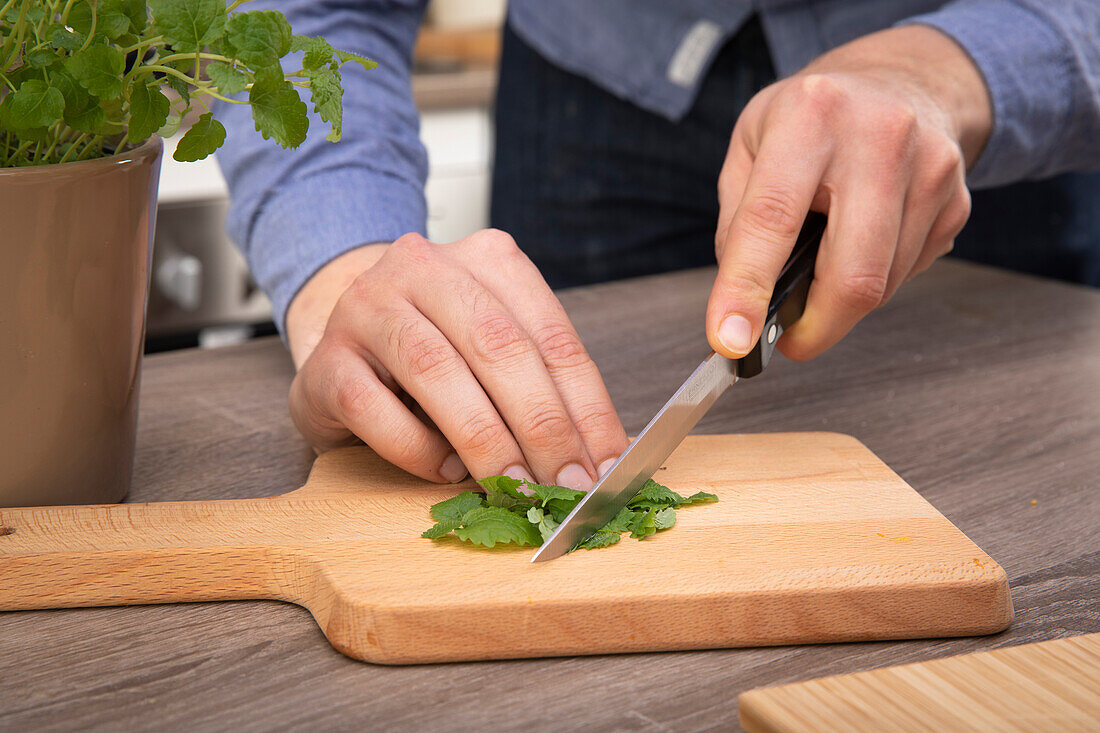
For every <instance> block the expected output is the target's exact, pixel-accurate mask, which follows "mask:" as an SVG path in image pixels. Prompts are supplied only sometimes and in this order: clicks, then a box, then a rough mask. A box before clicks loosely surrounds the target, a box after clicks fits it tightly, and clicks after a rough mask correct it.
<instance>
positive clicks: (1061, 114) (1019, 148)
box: [897, 0, 1072, 188]
mask: <svg viewBox="0 0 1100 733" xmlns="http://www.w3.org/2000/svg"><path fill="white" fill-rule="evenodd" d="M912 24H920V25H927V26H930V27H932V28H935V29H937V30H939V31H941V32H943V33H945V34H947V35H948V36H949V37H951V38H952V39H954V40H955V42H956V43H958V44H959V45H960V46H961V47H962V48H963V49H964V50H965V51H966V52H967V53H968V54H969V55H970V58H971V59H972V60H973V61H974V64H975V65H976V66H977V67H978V70H979V71H980V72H981V74H982V76H983V77H984V79H985V83H986V87H987V88H988V89H989V95H990V99H991V101H992V103H993V129H992V131H991V133H990V136H989V140H988V142H987V143H986V146H985V148H984V150H983V151H982V153H981V155H979V156H978V160H977V161H976V163H975V165H974V166H973V167H972V168H971V169H970V171H969V172H968V173H967V184H968V185H969V186H970V187H971V188H989V187H993V186H1000V185H1004V184H1007V183H1012V182H1015V181H1019V180H1022V179H1025V178H1031V177H1037V176H1038V175H1041V174H1042V170H1043V168H1044V164H1045V158H1046V154H1047V152H1048V146H1050V145H1056V144H1057V141H1058V140H1059V139H1060V138H1061V135H1062V133H1063V131H1064V130H1065V128H1066V124H1067V122H1068V119H1069V112H1070V110H1069V107H1068V105H1067V104H1066V100H1068V99H1070V98H1071V96H1072V89H1071V88H1070V84H1071V82H1070V79H1071V74H1070V72H1071V68H1070V66H1071V63H1070V59H1069V57H1068V55H1067V52H1066V47H1065V40H1064V39H1063V38H1062V37H1061V36H1059V35H1058V33H1057V32H1056V31H1055V30H1054V29H1053V28H1052V27H1051V26H1050V25H1049V23H1048V22H1047V21H1046V19H1045V18H1043V17H1042V16H1040V15H1039V14H1037V13H1035V12H1032V11H1031V10H1028V9H1027V8H1024V7H1022V6H1021V5H1017V4H1015V3H1012V2H1006V0H959V1H957V2H954V3H950V4H948V5H947V6H946V7H944V8H942V9H941V10H938V11H936V12H933V13H928V14H925V15H917V16H914V17H912V18H907V19H906V20H903V21H901V22H900V23H898V24H897V25H912Z"/></svg>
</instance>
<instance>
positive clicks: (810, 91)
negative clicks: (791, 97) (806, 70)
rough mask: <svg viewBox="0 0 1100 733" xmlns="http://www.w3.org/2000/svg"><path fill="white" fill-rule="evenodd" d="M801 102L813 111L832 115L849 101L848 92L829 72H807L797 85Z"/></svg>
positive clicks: (796, 88)
mask: <svg viewBox="0 0 1100 733" xmlns="http://www.w3.org/2000/svg"><path fill="white" fill-rule="evenodd" d="M795 90H796V94H797V97H798V101H799V103H800V104H801V105H802V106H803V107H805V108H808V110H809V111H810V112H811V113H814V114H816V115H818V116H820V117H830V116H832V115H833V114H834V112H835V111H836V110H838V109H840V107H842V106H843V105H844V104H846V103H847V101H848V93H847V92H846V91H845V89H844V87H843V86H841V85H840V83H839V82H837V80H836V79H834V78H833V77H831V76H829V75H828V74H806V75H805V76H802V77H801V78H800V79H799V80H798V84H797V85H796V86H795Z"/></svg>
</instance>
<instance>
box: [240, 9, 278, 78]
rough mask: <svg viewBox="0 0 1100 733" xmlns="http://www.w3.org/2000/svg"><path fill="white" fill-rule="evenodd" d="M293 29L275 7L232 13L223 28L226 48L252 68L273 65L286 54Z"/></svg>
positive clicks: (258, 68) (257, 68)
mask: <svg viewBox="0 0 1100 733" xmlns="http://www.w3.org/2000/svg"><path fill="white" fill-rule="evenodd" d="M293 35H294V34H293V32H292V31H291V30H290V23H288V22H287V20H286V17H285V16H283V14H282V13H280V12H279V11H278V10H250V11H249V12H247V13H234V14H233V17H232V18H230V19H229V23H228V24H227V25H226V28H225V40H226V43H227V46H228V47H227V50H231V51H232V55H233V56H235V57H236V58H238V59H240V60H241V61H242V62H244V64H245V65H246V66H249V67H251V68H253V69H256V70H260V69H267V68H269V67H273V66H277V65H278V63H279V59H281V58H282V57H283V56H286V55H287V54H288V53H290V46H291V41H292V38H293Z"/></svg>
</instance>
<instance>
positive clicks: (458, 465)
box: [439, 453, 468, 484]
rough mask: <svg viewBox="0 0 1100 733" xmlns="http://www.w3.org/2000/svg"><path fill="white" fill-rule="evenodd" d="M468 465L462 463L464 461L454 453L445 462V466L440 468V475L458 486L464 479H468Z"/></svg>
mask: <svg viewBox="0 0 1100 733" xmlns="http://www.w3.org/2000/svg"><path fill="white" fill-rule="evenodd" d="M467 473H468V471H467V470H466V465H465V464H464V463H463V462H462V459H461V458H459V457H458V454H457V453H452V454H451V455H449V456H447V457H446V458H445V459H444V460H443V465H442V466H440V467H439V475H440V476H442V477H443V478H445V479H447V480H448V481H450V482H451V483H452V484H457V483H458V482H459V481H461V480H462V479H464V478H466V474H467Z"/></svg>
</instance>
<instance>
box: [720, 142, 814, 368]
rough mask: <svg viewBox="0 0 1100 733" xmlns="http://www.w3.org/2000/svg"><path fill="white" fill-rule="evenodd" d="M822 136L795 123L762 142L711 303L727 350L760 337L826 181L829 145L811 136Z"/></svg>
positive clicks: (747, 346) (736, 353) (736, 354)
mask: <svg viewBox="0 0 1100 733" xmlns="http://www.w3.org/2000/svg"><path fill="white" fill-rule="evenodd" d="M819 139H821V138H820V137H819V136H817V135H813V134H808V131H807V129H806V126H804V125H798V124H795V125H780V126H778V127H777V128H773V129H772V130H769V131H768V133H766V134H765V136H764V137H763V139H762V140H761V144H760V150H759V152H758V153H757V155H756V158H755V159H754V160H753V162H752V169H751V171H750V172H749V175H748V180H747V182H746V184H745V191H744V194H743V195H742V197H741V201H740V203H739V204H738V205H737V210H736V213H735V214H734V215H733V219H732V221H731V222H730V224H729V228H728V229H727V230H726V239H725V241H724V243H723V246H721V247H720V248H719V249H720V251H721V252H722V259H721V261H719V263H718V276H717V278H716V279H715V281H714V289H713V290H712V291H711V295H710V302H709V303H708V305H707V338H708V339H709V340H710V343H711V346H712V347H713V348H714V350H715V351H717V352H718V353H720V354H722V355H723V356H727V357H730V358H740V357H742V356H744V355H745V354H747V353H748V352H749V351H750V350H751V349H752V345H753V344H754V343H756V340H757V339H758V338H760V331H761V329H762V328H763V324H764V318H765V316H766V314H767V310H768V301H769V300H770V299H771V295H772V290H773V288H774V287H775V281H776V278H778V277H779V273H780V272H781V271H782V269H783V265H784V264H785V263H786V262H787V258H788V257H790V254H791V250H792V249H793V248H794V244H795V241H796V240H797V239H798V233H799V232H800V231H801V229H802V223H803V221H804V220H805V218H806V214H807V213H809V211H810V207H811V205H812V204H813V201H814V197H815V196H816V194H817V192H818V189H819V188H820V187H821V181H822V177H823V175H824V173H825V168H826V165H827V162H828V150H827V149H826V148H825V147H824V146H821V145H818V144H815V143H813V142H809V141H813V140H819ZM723 204H724V205H727V202H723Z"/></svg>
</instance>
